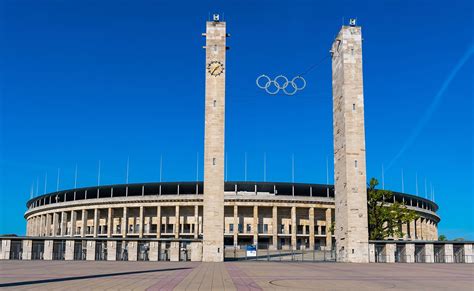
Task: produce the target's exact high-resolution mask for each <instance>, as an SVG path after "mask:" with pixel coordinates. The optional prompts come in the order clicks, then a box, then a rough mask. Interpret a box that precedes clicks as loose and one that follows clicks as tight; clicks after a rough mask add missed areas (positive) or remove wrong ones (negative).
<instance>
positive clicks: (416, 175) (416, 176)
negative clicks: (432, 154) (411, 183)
mask: <svg viewBox="0 0 474 291" xmlns="http://www.w3.org/2000/svg"><path fill="white" fill-rule="evenodd" d="M415 187H416V196H418V173H416V174H415Z"/></svg>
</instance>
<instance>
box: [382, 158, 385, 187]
mask: <svg viewBox="0 0 474 291" xmlns="http://www.w3.org/2000/svg"><path fill="white" fill-rule="evenodd" d="M382 189H383V190H385V175H384V170H383V164H382Z"/></svg>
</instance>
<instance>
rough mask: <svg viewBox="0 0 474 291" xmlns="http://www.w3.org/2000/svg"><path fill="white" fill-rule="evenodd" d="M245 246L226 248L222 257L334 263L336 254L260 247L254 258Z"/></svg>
mask: <svg viewBox="0 0 474 291" xmlns="http://www.w3.org/2000/svg"><path fill="white" fill-rule="evenodd" d="M246 249H247V246H246V245H241V246H237V247H234V246H226V247H225V249H224V257H225V260H227V261H250V260H252V261H279V262H280V261H281V262H284V261H291V262H334V261H336V253H335V251H334V250H311V249H302V250H293V249H287V250H285V249H272V248H268V247H260V246H259V248H257V249H256V252H255V256H253V255H250V254H251V253H249V252H247V250H246Z"/></svg>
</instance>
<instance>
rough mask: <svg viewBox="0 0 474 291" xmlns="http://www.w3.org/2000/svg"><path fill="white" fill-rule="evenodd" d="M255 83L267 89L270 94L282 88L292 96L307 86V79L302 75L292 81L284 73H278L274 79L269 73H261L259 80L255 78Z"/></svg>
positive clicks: (276, 92)
mask: <svg viewBox="0 0 474 291" xmlns="http://www.w3.org/2000/svg"><path fill="white" fill-rule="evenodd" d="M262 79H263V82H262ZM255 83H256V84H257V87H258V88H260V89H263V90H265V91H266V92H267V93H268V94H270V95H276V94H278V93H279V92H280V90H281V91H283V93H285V94H286V95H290V96H291V95H295V94H296V92H298V91H301V90H303V89H304V88H305V87H306V80H305V79H304V78H303V77H301V76H296V77H294V78H293V79H291V81H290V80H288V78H287V77H286V76H283V75H278V76H276V77H275V78H274V79H273V80H272V79H271V78H270V77H269V76H267V75H260V76H259V77H258V78H257V80H255ZM288 86H289V87H288ZM273 88H275V89H273Z"/></svg>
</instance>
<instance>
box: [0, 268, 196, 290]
mask: <svg viewBox="0 0 474 291" xmlns="http://www.w3.org/2000/svg"><path fill="white" fill-rule="evenodd" d="M186 269H192V268H169V269H156V270H144V271H131V272H120V273H111V274H96V275H85V276H76V277H64V278H51V279H43V280H34V281H23V282H12V283H3V284H0V288H1V287H15V286H23V285H33V284H43V283H55V282H63V281H73V280H84V279H94V278H103V277H113V276H121V275H132V274H143V273H154V272H167V271H177V270H186Z"/></svg>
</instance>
